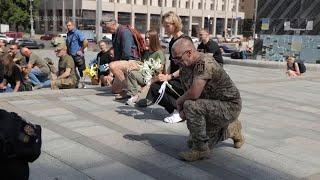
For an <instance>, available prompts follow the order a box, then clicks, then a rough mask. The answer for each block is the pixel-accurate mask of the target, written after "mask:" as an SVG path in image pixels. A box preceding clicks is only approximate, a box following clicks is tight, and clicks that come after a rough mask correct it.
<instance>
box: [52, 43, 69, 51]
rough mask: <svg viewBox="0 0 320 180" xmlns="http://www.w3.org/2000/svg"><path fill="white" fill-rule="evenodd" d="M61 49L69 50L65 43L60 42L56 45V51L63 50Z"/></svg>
mask: <svg viewBox="0 0 320 180" xmlns="http://www.w3.org/2000/svg"><path fill="white" fill-rule="evenodd" d="M61 50H67V46H66V45H65V44H59V45H58V46H57V47H56V50H55V51H61Z"/></svg>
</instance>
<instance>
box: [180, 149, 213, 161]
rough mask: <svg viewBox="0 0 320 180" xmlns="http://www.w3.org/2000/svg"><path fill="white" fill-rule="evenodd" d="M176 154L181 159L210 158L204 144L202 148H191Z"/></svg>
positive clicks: (208, 150)
mask: <svg viewBox="0 0 320 180" xmlns="http://www.w3.org/2000/svg"><path fill="white" fill-rule="evenodd" d="M178 155H179V157H180V158H181V159H182V160H185V161H189V162H192V161H197V160H201V159H207V158H210V149H209V147H208V146H206V147H205V148H204V150H196V149H191V150H189V151H184V152H180V153H179V154H178Z"/></svg>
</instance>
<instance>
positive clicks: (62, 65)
mask: <svg viewBox="0 0 320 180" xmlns="http://www.w3.org/2000/svg"><path fill="white" fill-rule="evenodd" d="M67 68H70V69H71V72H70V76H69V78H71V79H73V80H75V81H77V76H76V71H75V65H74V61H73V59H72V57H71V56H69V55H65V56H63V57H61V58H60V59H59V65H58V75H59V76H60V75H61V74H63V73H64V72H65V71H66V69H67Z"/></svg>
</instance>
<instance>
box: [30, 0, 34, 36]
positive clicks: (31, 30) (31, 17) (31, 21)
mask: <svg viewBox="0 0 320 180" xmlns="http://www.w3.org/2000/svg"><path fill="white" fill-rule="evenodd" d="M32 1H33V0H30V25H31V28H30V37H34V34H35V32H34V28H33V23H34V20H33V15H32V10H33V7H32Z"/></svg>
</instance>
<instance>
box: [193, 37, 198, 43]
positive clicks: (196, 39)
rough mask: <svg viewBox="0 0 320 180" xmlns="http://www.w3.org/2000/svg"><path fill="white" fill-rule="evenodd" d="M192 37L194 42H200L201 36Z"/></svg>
mask: <svg viewBox="0 0 320 180" xmlns="http://www.w3.org/2000/svg"><path fill="white" fill-rule="evenodd" d="M191 39H192V42H193V43H198V42H199V38H197V37H191Z"/></svg>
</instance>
